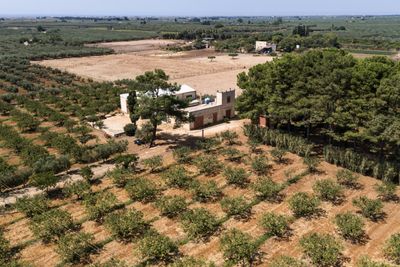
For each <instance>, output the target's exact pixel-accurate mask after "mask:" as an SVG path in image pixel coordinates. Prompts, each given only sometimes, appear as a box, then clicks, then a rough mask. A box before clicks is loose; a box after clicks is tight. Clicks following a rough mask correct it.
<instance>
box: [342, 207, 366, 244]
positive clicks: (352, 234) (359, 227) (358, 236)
mask: <svg viewBox="0 0 400 267" xmlns="http://www.w3.org/2000/svg"><path fill="white" fill-rule="evenodd" d="M335 223H336V226H337V228H338V230H339V233H340V234H341V235H342V236H343V238H345V239H348V240H350V241H352V242H359V241H361V240H362V239H363V237H364V235H365V232H364V222H363V220H362V219H361V218H360V217H359V216H357V215H354V214H352V213H351V212H346V213H340V214H337V215H336V217H335Z"/></svg>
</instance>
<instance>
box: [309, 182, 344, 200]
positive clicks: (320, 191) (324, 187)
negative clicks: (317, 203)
mask: <svg viewBox="0 0 400 267" xmlns="http://www.w3.org/2000/svg"><path fill="white" fill-rule="evenodd" d="M313 190H314V192H315V194H316V195H317V196H318V197H319V198H320V199H322V200H324V201H330V202H332V203H340V202H341V201H342V200H343V197H344V193H343V188H342V186H341V185H339V184H338V183H336V182H335V181H334V180H331V179H325V180H319V181H317V182H316V183H315V184H314V186H313Z"/></svg>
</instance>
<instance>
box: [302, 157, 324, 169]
mask: <svg viewBox="0 0 400 267" xmlns="http://www.w3.org/2000/svg"><path fill="white" fill-rule="evenodd" d="M303 163H304V164H305V165H306V166H307V170H308V171H309V172H311V173H314V172H317V171H318V166H319V164H320V163H321V159H320V158H318V157H317V156H306V157H304V158H303Z"/></svg>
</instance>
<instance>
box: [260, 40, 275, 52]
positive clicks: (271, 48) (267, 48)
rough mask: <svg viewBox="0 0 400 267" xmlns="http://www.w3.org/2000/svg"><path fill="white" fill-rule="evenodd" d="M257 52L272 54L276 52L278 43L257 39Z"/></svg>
mask: <svg viewBox="0 0 400 267" xmlns="http://www.w3.org/2000/svg"><path fill="white" fill-rule="evenodd" d="M256 52H257V53H260V54H271V53H274V52H276V44H273V43H268V42H265V41H256Z"/></svg>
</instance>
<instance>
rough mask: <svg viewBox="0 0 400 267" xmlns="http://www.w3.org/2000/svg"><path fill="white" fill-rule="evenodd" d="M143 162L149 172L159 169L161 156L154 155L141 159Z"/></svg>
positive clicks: (161, 163)
mask: <svg viewBox="0 0 400 267" xmlns="http://www.w3.org/2000/svg"><path fill="white" fill-rule="evenodd" d="M143 164H144V165H145V166H146V167H147V168H149V169H150V172H156V171H157V170H160V169H161V168H162V166H163V157H162V156H154V157H151V158H148V159H144V160H143Z"/></svg>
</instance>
